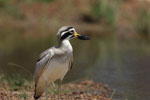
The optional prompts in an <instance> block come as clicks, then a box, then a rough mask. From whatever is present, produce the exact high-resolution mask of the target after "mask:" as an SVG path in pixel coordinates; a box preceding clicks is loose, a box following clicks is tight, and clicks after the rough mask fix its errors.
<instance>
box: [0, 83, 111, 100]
mask: <svg viewBox="0 0 150 100" xmlns="http://www.w3.org/2000/svg"><path fill="white" fill-rule="evenodd" d="M32 85H33V84H32ZM6 87H7V86H4V87H1V89H0V100H34V99H33V93H34V92H33V90H34V89H33V88H29V87H28V88H24V89H20V90H17V91H15V90H12V89H9V88H8V87H7V88H6ZM56 87H57V86H55V85H53V86H51V88H50V89H49V100H57V91H56V90H57V89H56ZM111 96H112V91H111V89H110V88H109V87H108V86H107V85H102V84H101V83H96V82H93V81H90V80H84V81H81V82H75V83H68V84H63V86H62V89H61V100H112V99H111V98H110V97H111ZM39 100H45V93H44V94H43V95H42V96H41V97H40V99H39Z"/></svg>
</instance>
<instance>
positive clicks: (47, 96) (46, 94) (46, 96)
mask: <svg viewBox="0 0 150 100" xmlns="http://www.w3.org/2000/svg"><path fill="white" fill-rule="evenodd" d="M45 91H46V100H48V83H47V81H46V90H45Z"/></svg>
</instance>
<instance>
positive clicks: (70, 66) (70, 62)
mask: <svg viewBox="0 0 150 100" xmlns="http://www.w3.org/2000/svg"><path fill="white" fill-rule="evenodd" d="M72 66H73V56H72V57H71V59H70V61H69V70H71V69H72Z"/></svg>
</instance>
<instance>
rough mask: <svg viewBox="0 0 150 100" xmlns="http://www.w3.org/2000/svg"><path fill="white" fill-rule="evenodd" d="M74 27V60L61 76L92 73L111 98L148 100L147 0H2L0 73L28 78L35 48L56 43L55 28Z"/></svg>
mask: <svg viewBox="0 0 150 100" xmlns="http://www.w3.org/2000/svg"><path fill="white" fill-rule="evenodd" d="M64 25H69V26H73V27H75V29H76V30H77V32H78V33H80V34H85V35H87V36H90V37H91V40H90V41H81V40H76V39H74V40H71V43H72V45H73V48H74V66H73V69H72V70H71V71H70V72H69V73H68V74H67V76H66V77H65V80H64V83H65V82H70V81H76V80H81V79H85V78H88V79H92V80H94V81H96V82H102V83H104V84H107V85H108V86H109V87H111V89H112V90H113V91H114V96H113V100H150V85H149V84H150V1H149V0H66V1H64V0H0V76H1V77H0V79H1V80H4V79H5V80H7V81H8V82H10V84H19V85H22V84H25V81H26V80H28V81H32V78H33V73H34V68H35V63H36V60H37V58H38V57H39V54H40V53H41V52H42V51H44V50H46V49H47V48H49V47H51V46H54V45H57V38H56V33H57V30H58V29H59V28H60V27H61V26H64Z"/></svg>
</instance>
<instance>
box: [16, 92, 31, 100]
mask: <svg viewBox="0 0 150 100" xmlns="http://www.w3.org/2000/svg"><path fill="white" fill-rule="evenodd" d="M18 96H19V98H21V99H28V98H29V95H28V94H27V93H26V92H23V93H20V94H19V95H18Z"/></svg>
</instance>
